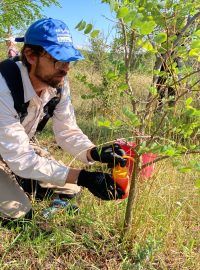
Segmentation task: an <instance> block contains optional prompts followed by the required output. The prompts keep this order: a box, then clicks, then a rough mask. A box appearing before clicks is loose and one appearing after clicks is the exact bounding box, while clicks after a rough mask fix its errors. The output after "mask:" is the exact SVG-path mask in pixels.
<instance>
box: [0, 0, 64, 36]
mask: <svg viewBox="0 0 200 270" xmlns="http://www.w3.org/2000/svg"><path fill="white" fill-rule="evenodd" d="M51 5H56V6H60V4H59V1H57V0H0V37H5V36H8V35H11V34H12V30H13V29H18V30H22V29H23V28H25V27H26V26H27V25H29V24H30V23H31V22H32V21H33V20H35V19H38V18H40V17H41V16H42V8H43V7H49V6H51Z"/></svg>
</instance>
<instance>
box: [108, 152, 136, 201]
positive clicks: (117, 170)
mask: <svg viewBox="0 0 200 270" xmlns="http://www.w3.org/2000/svg"><path fill="white" fill-rule="evenodd" d="M123 158H127V159H132V160H133V158H132V157H129V156H124V157H123ZM112 176H113V180H114V181H115V182H116V183H117V184H118V185H119V186H120V188H121V189H122V190H123V191H124V192H125V194H124V195H123V197H122V199H126V198H127V197H128V194H129V189H130V183H129V178H130V176H129V170H128V168H127V167H121V166H120V165H117V166H115V167H114V168H113V172H112Z"/></svg>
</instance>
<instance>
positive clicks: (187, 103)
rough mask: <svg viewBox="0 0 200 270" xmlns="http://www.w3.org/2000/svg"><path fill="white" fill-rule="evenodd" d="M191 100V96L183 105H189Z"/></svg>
mask: <svg viewBox="0 0 200 270" xmlns="http://www.w3.org/2000/svg"><path fill="white" fill-rule="evenodd" d="M192 101H193V98H192V97H189V98H187V99H186V101H185V105H187V106H188V105H190V104H191V103H192Z"/></svg>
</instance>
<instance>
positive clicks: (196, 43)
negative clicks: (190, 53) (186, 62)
mask: <svg viewBox="0 0 200 270" xmlns="http://www.w3.org/2000/svg"><path fill="white" fill-rule="evenodd" d="M191 48H192V49H196V48H200V40H195V41H193V42H192V44H191Z"/></svg>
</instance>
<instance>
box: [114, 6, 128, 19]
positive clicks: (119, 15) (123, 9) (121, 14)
mask: <svg viewBox="0 0 200 270" xmlns="http://www.w3.org/2000/svg"><path fill="white" fill-rule="evenodd" d="M128 13H129V9H128V8H127V7H121V8H120V9H119V10H118V12H117V18H119V19H121V18H124V17H125V16H126V15H128Z"/></svg>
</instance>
